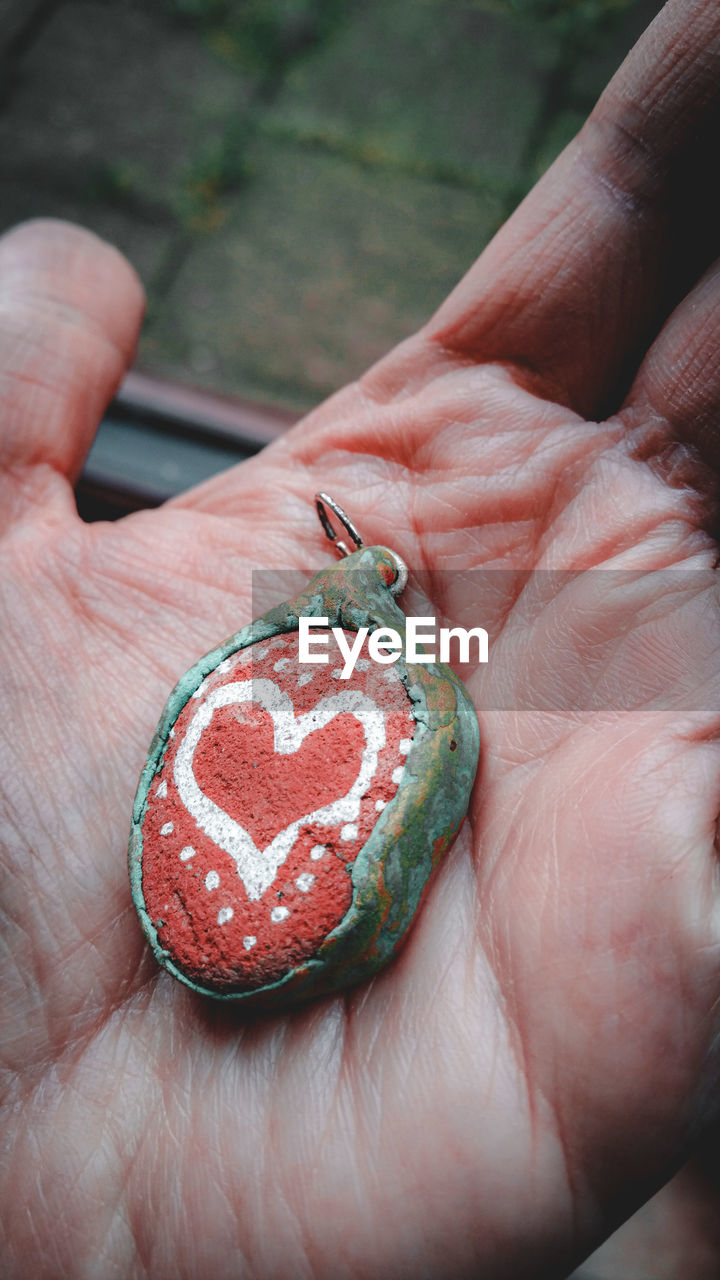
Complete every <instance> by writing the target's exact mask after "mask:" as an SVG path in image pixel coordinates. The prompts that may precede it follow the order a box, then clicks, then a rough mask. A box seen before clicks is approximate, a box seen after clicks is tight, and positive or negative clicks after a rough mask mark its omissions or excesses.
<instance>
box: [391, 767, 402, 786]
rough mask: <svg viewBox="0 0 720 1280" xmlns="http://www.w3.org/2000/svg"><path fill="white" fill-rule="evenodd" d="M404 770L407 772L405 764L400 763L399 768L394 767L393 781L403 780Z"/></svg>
mask: <svg viewBox="0 0 720 1280" xmlns="http://www.w3.org/2000/svg"><path fill="white" fill-rule="evenodd" d="M404 772H405V765H404V764H399V765H398V767H397V769H393V771H392V780H393V782H398V783H399V782H402V776H403V774H404Z"/></svg>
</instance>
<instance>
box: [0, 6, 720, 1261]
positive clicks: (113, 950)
mask: <svg viewBox="0 0 720 1280" xmlns="http://www.w3.org/2000/svg"><path fill="white" fill-rule="evenodd" d="M718 61H720V14H718V12H717V8H716V6H715V5H714V3H712V0H691V2H690V3H688V2H687V0H674V3H671V4H670V5H669V6H668V7H667V8H666V10H665V11H664V12H663V14H662V15H661V16H660V18H659V19H658V21H657V22H656V24H654V26H653V28H651V29H650V32H649V33H648V34H647V35H646V37H645V39H644V41H643V42H642V43H641V45H639V46H638V48H637V49H636V50H635V51H634V53H633V55H631V58H630V59H629V60H628V62H627V63H626V65H625V67H624V68H623V69H622V70H621V72H620V73H619V75H618V77H616V79H615V81H614V82H613V84H612V86H611V88H610V89H609V90H608V92H607V93H606V95H605V96H604V98H603V99H602V100H601V103H600V105H599V107H598V108H597V109H596V111H595V113H594V115H593V117H591V120H590V122H589V123H588V125H587V126H586V128H585V130H584V131H583V133H582V134H581V135H580V137H579V138H578V139H577V140H576V142H575V143H574V144H573V145H572V146H571V147H570V148H569V149H568V151H567V152H565V153H564V155H563V156H562V157H561V158H560V160H559V161H558V162H557V163H556V165H555V166H554V167H553V169H552V170H551V171H550V173H549V174H548V175H546V177H545V178H544V179H543V181H542V182H541V183H540V185H539V186H538V188H537V189H536V190H535V192H534V193H533V194H532V196H531V197H530V198H529V199H528V200H527V201H526V202H525V204H524V205H523V206H522V207H521V209H520V210H519V211H518V213H517V214H516V215H515V216H514V218H513V219H512V220H511V221H510V223H508V224H507V226H506V227H505V228H504V230H503V231H502V233H501V234H500V235H499V236H498V237H497V238H496V240H495V241H494V242H493V244H492V245H491V246H490V248H489V249H488V250H487V251H486V252H485V254H484V255H483V257H482V258H481V259H480V261H479V262H478V264H477V265H476V266H475V268H474V269H473V270H472V271H471V272H470V274H469V275H468V277H467V278H466V279H465V281H463V283H462V284H461V285H460V286H459V288H458V289H457V290H456V292H455V294H454V295H453V296H452V297H451V298H450V299H449V300H448V302H447V303H446V304H445V306H444V307H443V308H442V309H441V311H440V312H439V313H438V314H437V315H436V316H435V317H434V318H433V320H432V321H431V322H430V323H429V324H428V326H427V327H426V328H425V329H424V330H423V331H422V332H421V333H420V334H418V335H416V336H415V337H414V338H412V339H410V340H409V341H408V342H407V343H405V344H403V346H402V347H400V348H399V349H398V350H397V351H395V352H394V353H392V354H391V355H390V356H388V357H387V358H386V359H385V360H384V361H383V362H382V363H381V364H380V365H379V366H377V367H376V368H374V369H373V370H371V372H370V373H369V374H368V375H367V376H366V377H365V378H364V379H362V381H361V382H359V383H358V384H356V385H354V386H352V387H350V388H348V389H347V390H345V391H344V392H342V393H341V394H339V395H338V396H336V397H334V398H333V400H331V401H330V402H329V403H328V404H326V405H325V406H323V407H322V408H321V409H320V410H318V411H317V412H316V413H314V414H312V415H311V416H310V418H308V419H307V420H306V421H305V422H304V423H302V424H301V425H300V426H299V427H298V428H296V429H295V430H294V431H292V432H290V433H289V435H288V436H287V437H286V438H284V439H283V440H282V441H280V442H279V443H278V444H277V445H275V446H274V447H272V448H270V449H268V450H266V451H265V452H264V453H263V454H262V455H261V456H259V457H258V458H256V459H253V460H252V461H250V462H247V463H244V464H242V465H241V466H239V467H237V468H234V469H233V470H232V471H229V472H227V473H226V474H224V475H223V476H221V477H219V478H217V479H215V480H213V481H211V482H209V483H207V484H206V485H204V486H202V487H201V488H199V489H197V490H194V491H193V492H191V493H189V494H186V495H183V496H182V497H181V498H180V499H178V500H177V501H174V502H172V503H169V504H168V505H167V506H165V507H164V508H162V509H161V510H158V511H153V512H143V513H138V514H136V515H133V516H130V517H127V518H126V519H124V520H121V521H119V522H118V523H117V524H115V525H105V526H104V525H96V526H86V525H83V524H82V523H81V522H80V521H79V519H78V517H77V514H76V512H75V508H74V503H73V499H72V490H71V483H70V481H71V479H72V477H73V476H74V475H75V474H76V473H77V470H78V468H79V467H80V466H81V464H82V459H83V457H84V454H85V452H86V450H87V448H88V445H89V441H90V439H91V437H92V434H93V431H94V429H95V427H96V425H97V421H98V419H99V417H100V415H101V413H102V409H103V406H104V404H105V403H106V401H107V399H108V397H109V395H110V394H111V393H112V390H113V388H114V386H115V385H116V383H117V380H118V378H119V377H120V375H121V373H122V371H123V369H124V367H125V364H126V361H127V360H128V359H129V358H130V354H131V352H132V348H133V345H134V341H135V337H136V331H137V325H138V323H139V315H140V310H141V301H140V294H139V289H138V286H137V284H136V282H135V279H134V277H133V276H132V274H131V273H130V271H129V270H128V268H127V266H126V264H125V263H124V262H123V261H122V260H121V259H120V258H119V257H118V255H117V254H115V253H114V251H112V250H110V249H108V248H107V247H106V246H104V245H102V244H100V243H99V242H98V241H96V240H94V238H92V237H90V236H89V235H88V234H86V233H84V232H81V231H78V230H76V229H73V228H69V227H66V226H63V225H60V224H31V225H29V226H27V227H24V228H21V229H20V230H19V231H16V232H15V233H13V234H11V235H10V236H8V237H6V238H5V239H4V240H3V241H2V243H1V244H0V397H1V399H2V409H3V427H2V437H1V438H0V461H1V462H2V464H3V475H2V480H1V481H0V491H1V493H2V507H1V511H2V525H3V534H4V536H3V544H2V582H1V583H0V589H1V591H2V600H3V605H4V614H5V620H4V624H3V662H2V679H3V684H4V692H3V703H2V705H3V722H2V729H1V731H0V733H1V738H0V761H1V764H2V768H1V770H0V820H1V822H2V841H3V847H2V950H1V952H0V955H1V965H2V992H3V997H2V1017H3V1024H4V1029H3V1040H2V1050H1V1052H2V1079H3V1094H4V1120H3V1136H2V1138H1V1139H0V1141H1V1142H2V1150H3V1158H2V1162H1V1165H0V1168H1V1175H0V1176H1V1177H2V1203H3V1206H4V1224H3V1226H4V1233H5V1241H4V1267H5V1269H4V1274H5V1275H7V1276H8V1277H9V1276H14V1275H23V1276H32V1277H60V1276H62V1277H73V1278H74V1277H103V1278H104V1277H106V1276H118V1277H120V1276H138V1277H140V1276H145V1275H148V1276H152V1277H153V1280H160V1278H163V1277H172V1278H173V1280H182V1278H185V1277H187V1278H188V1280H196V1278H198V1280H200V1278H203V1277H206V1276H210V1275H214V1276H217V1277H220V1278H223V1280H224V1278H226V1277H227V1278H228V1280H230V1278H232V1280H236V1278H239V1277H245V1276H248V1277H262V1278H265V1277H283V1278H284V1277H288V1276H292V1277H305V1276H307V1277H316V1276H317V1277H332V1278H333V1280H335V1278H336V1277H348V1278H350V1277H352V1278H353V1280H354V1278H355V1277H357V1278H360V1277H368V1278H373V1280H376V1278H379V1277H382V1278H383V1280H384V1278H385V1277H405V1276H407V1277H410V1276H412V1277H413V1278H414V1280H416V1278H418V1277H423V1276H425V1277H444V1276H448V1277H461V1276H468V1277H470V1276H475V1277H479V1276H493V1277H495V1276H498V1277H499V1276H511V1277H513V1280H517V1278H518V1277H521V1276H536V1275H537V1276H539V1275H542V1276H544V1275H550V1274H558V1275H562V1274H564V1273H566V1272H567V1270H569V1269H570V1268H571V1266H572V1265H573V1263H574V1262H575V1261H577V1260H578V1259H579V1258H581V1257H582V1256H584V1255H585V1254H586V1253H588V1252H589V1251H590V1249H592V1248H593V1247H594V1245H595V1244H596V1243H597V1242H598V1241H599V1240H600V1239H602V1238H603V1236H604V1235H606V1234H607V1233H608V1232H609V1231H610V1230H612V1228H613V1227H614V1225H615V1224H616V1223H617V1222H618V1221H619V1220H620V1219H621V1218H622V1217H623V1216H624V1215H625V1214H627V1213H628V1212H630V1211H631V1210H632V1208H633V1207H634V1206H635V1205H636V1204H638V1203H640V1202H641V1201H642V1200H643V1199H644V1198H645V1197H646V1196H647V1195H648V1194H649V1193H650V1192H651V1191H652V1190H653V1189H654V1188H655V1187H656V1186H658V1185H659V1184H660V1183H661V1182H662V1181H663V1179H664V1178H665V1177H667V1176H668V1175H669V1173H670V1172H671V1171H672V1169H673V1168H674V1167H675V1165H676V1164H677V1162H678V1161H679V1160H680V1159H681V1158H682V1155H683V1153H684V1152H685V1151H686V1150H687V1149H688V1148H689V1146H690V1145H691V1143H692V1141H693V1139H694V1138H695V1137H696V1136H697V1134H698V1132H699V1131H700V1130H701V1128H702V1126H703V1125H704V1124H707V1122H708V1120H709V1119H710V1107H711V1102H710V1097H711V1086H712V1085H713V1082H714V1078H715V1077H714V1075H713V1071H714V1064H713V1054H712V1046H713V1037H714V1035H715V1034H716V1029H717V1023H716V1020H715V1017H714V1005H715V1002H716V1000H717V996H718V990H719V985H720V932H719V929H718V911H719V907H720V900H719V898H718V890H717V865H716V853H715V847H714V837H715V820H716V816H717V811H718V808H719V807H720V798H719V791H720V787H719V785H718V778H719V776H720V773H719V766H720V747H719V746H718V742H717V727H718V714H717V709H716V708H717V707H718V705H719V704H718V700H717V695H718V681H719V678H720V646H719V645H718V634H719V633H718V620H719V610H718V599H717V592H716V588H715V584H714V574H713V567H714V562H715V557H716V554H717V549H716V545H715V543H714V542H713V541H712V537H711V532H710V521H711V518H712V511H713V507H712V503H713V491H712V483H713V474H714V472H713V467H714V464H715V463H716V461H717V450H716V446H715V444H714V440H713V436H712V423H713V420H714V417H715V415H716V414H717V411H718V408H720V370H719V367H718V364H719V362H718V360H717V352H718V346H719V344H720V273H719V272H718V271H717V270H716V271H715V272H713V271H712V270H710V271H709V272H707V273H706V274H705V275H704V276H703V278H702V279H701V280H700V283H699V284H697V285H695V286H694V287H693V288H692V290H691V291H690V293H689V294H688V296H687V297H685V299H684V300H682V301H681V300H680V297H681V294H680V293H679V292H678V290H679V288H680V282H683V273H684V274H685V275H687V274H688V273H694V274H695V275H697V274H698V273H699V268H700V267H701V266H702V265H703V264H702V263H700V262H699V261H698V256H699V254H700V252H701V251H702V252H704V247H703V243H702V237H701V236H700V233H699V232H698V233H697V234H696V235H694V236H692V237H691V239H690V240H688V238H687V237H688V229H689V228H690V227H691V226H692V217H693V192H694V186H693V183H694V181H695V178H696V177H697V174H698V173H701V171H702V169H701V157H702V154H703V152H702V147H701V144H702V140H703V130H705V129H708V128H709V127H710V124H711V108H712V107H713V96H712V95H713V93H717V78H718V77H717V64H718ZM696 157H697V165H698V168H697V171H696V170H695V169H694V167H693V166H694V165H695V161H696ZM678 175H682V181H681V180H680V178H679V176H678ZM680 182H681V189H680V187H679V185H678V184H679V183H680ZM688 244H690V247H691V249H692V253H690V252H688ZM707 261H710V258H709V257H708V258H707V259H706V262H705V265H707ZM684 284H685V285H686V286H687V284H688V282H687V280H685V281H684ZM669 303H672V304H673V306H674V309H672V308H671V307H670V305H669ZM671 310H672V314H669V313H670V311H671ZM668 316H669V318H668ZM609 412H610V413H612V416H610V417H607V416H606V415H607V414H608V413H609ZM598 414H600V415H601V416H602V417H603V418H604V420H603V421H600V422H599V423H598V422H596V421H588V420H587V419H588V418H589V417H597V415H598ZM714 451H715V452H714ZM69 478H70V479H69ZM319 488H322V489H326V490H329V491H330V492H331V493H332V494H333V495H334V496H336V497H337V498H338V499H339V500H340V501H341V502H342V503H343V504H344V505H345V506H346V507H347V508H348V509H349V511H350V513H351V515H352V517H353V518H354V519H355V520H356V521H357V523H358V525H359V527H360V529H361V531H362V533H363V535H364V538H365V540H366V541H367V542H385V543H387V544H389V545H390V546H392V547H393V548H395V549H396V550H397V551H398V552H399V553H400V554H401V555H402V556H403V557H404V558H405V559H406V561H407V562H408V563H409V565H410V566H411V568H415V569H418V570H419V569H423V570H426V571H427V577H426V578H425V579H424V583H425V586H426V588H427V590H428V593H429V595H430V598H431V603H432V606H433V608H434V609H435V610H436V612H437V614H438V616H439V617H440V618H442V619H443V620H445V619H449V620H450V621H452V622H454V623H462V624H463V625H478V624H482V625H485V626H486V627H487V628H488V631H489V633H490V638H491V648H490V662H489V664H488V667H487V669H485V670H483V671H482V672H475V673H474V674H473V675H471V677H470V679H469V681H468V683H469V687H470V689H471V691H472V692H473V695H474V696H475V697H476V700H477V705H478V710H479V714H480V720H481V730H482V735H483V758H482V763H481V770H480V774H479V777H478V783H477V785H476V789H475V794H474V798H473V806H472V809H471V813H470V818H469V821H468V822H467V823H466V825H465V827H464V829H463V832H462V833H461V836H460V838H459V840H458V842H457V844H456V846H455V848H454V850H453V852H452V853H451V854H450V856H449V857H448V859H447V860H446V862H445V864H444V865H443V867H442V869H441V870H440V872H439V873H438V875H437V878H436V880H435V881H434V883H433V887H432V891H431V893H430V895H429V897H428V900H427V903H426V906H425V908H424V910H423V913H422V916H421V918H420V920H419V922H418V924H417V926H416V927H415V929H414V931H413V933H412V935H411V937H410V940H409V942H408V944H407V946H406V947H405V949H404V951H403V952H402V954H401V956H400V957H399V958H398V960H397V961H396V963H395V964H394V965H393V966H392V967H391V968H390V969H389V970H387V971H386V972H385V973H384V974H383V975H382V976H381V977H379V978H378V979H376V980H375V981H374V982H373V983H372V984H370V985H368V986H366V987H361V988H358V989H356V990H355V991H352V992H350V993H348V994H346V995H345V996H342V997H336V998H329V999H325V1000H322V1001H318V1002H316V1003H315V1004H313V1005H309V1006H307V1007H306V1008H305V1009H303V1010H301V1011H298V1012H297V1013H295V1014H293V1015H292V1016H288V1017H282V1018H280V1017H278V1016H273V1017H272V1018H261V1019H255V1020H250V1019H248V1018H247V1016H246V1015H244V1014H243V1013H242V1012H241V1011H238V1010H236V1009H233V1008H232V1007H226V1006H222V1007H221V1006H218V1005H215V1004H213V1003H212V1002H209V1001H204V1000H202V999H201V998H199V997H197V996H195V995H194V994H193V993H191V992H189V991H187V990H185V989H184V988H182V987H181V986H180V985H179V984H177V983H175V982H174V981H173V980H172V979H171V978H170V977H169V976H168V975H167V974H165V973H162V972H160V971H159V970H158V969H157V967H156V965H155V963H154V961H153V959H152V957H151V956H150V954H149V951H148V948H147V947H146V945H145V943H144V941H143V939H142V936H141V934H140V930H139V927H138V925H137V921H136V919H135V915H134V912H133V909H132V906H131V904H130V893H129V887H128V884H127V875H126V867H125V846H126V839H127V831H128V826H129V820H130V809H131V804H132V797H133V794H134V790H135V786H136V783H137V778H138V774H139V771H140V768H141V765H142V763H143V759H144V754H145V750H146V748H147V745H148V742H149V739H150V736H151V734H152V731H153V728H154V726H155V722H156V720H157V717H158V714H159V711H160V709H161V706H162V704H163V701H164V698H165V696H166V693H167V690H168V688H169V687H170V686H171V685H172V684H173V683H174V681H175V680H176V679H177V677H178V676H179V675H180V674H181V673H182V672H183V671H184V670H185V669H186V668H187V667H188V666H189V665H190V664H191V663H192V662H193V661H194V660H195V658H196V657H197V656H198V655H199V654H201V653H203V652H204V651H205V650H207V649H209V648H210V647H212V645H213V644H215V643H216V642H217V641H219V640H220V639H221V638H222V637H223V636H225V635H226V634H228V633H230V632H231V631H234V630H237V629H239V628H240V627H241V626H242V625H244V624H245V623H246V622H248V621H249V620H250V617H251V616H252V607H251V585H250V570H251V568H253V567H255V566H261V567H278V568H302V569H313V568H317V567H318V566H319V564H321V563H322V558H323V556H324V554H325V553H324V549H323V546H322V538H321V535H320V532H319V527H318V525H317V523H316V520H315V516H314V513H313V509H312V495H313V493H314V492H315V491H316V490H317V489H319ZM590 569H602V570H606V571H608V572H603V573H599V574H591V573H586V572H582V573H567V572H565V571H568V570H570V571H580V570H582V571H585V570H590ZM473 570H482V571H483V572H482V573H481V574H473V573H472V572H470V571H473ZM490 570H492V571H495V570H497V571H498V572H490ZM529 570H547V571H548V572H547V573H535V574H533V575H532V576H529V575H528V571H529ZM611 570H612V571H614V572H610V571H611ZM680 570H682V573H681V572H680ZM650 571H653V572H650ZM416 591H417V588H416ZM417 598H418V597H416V599H417ZM406 608H408V609H409V610H410V611H413V596H412V594H410V596H409V603H407V602H406Z"/></svg>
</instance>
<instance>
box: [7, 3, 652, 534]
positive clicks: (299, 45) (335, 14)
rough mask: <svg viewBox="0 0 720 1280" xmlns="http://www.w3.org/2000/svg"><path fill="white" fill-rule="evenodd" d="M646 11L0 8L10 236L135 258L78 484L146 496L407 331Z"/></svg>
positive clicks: (103, 514)
mask: <svg viewBox="0 0 720 1280" xmlns="http://www.w3.org/2000/svg"><path fill="white" fill-rule="evenodd" d="M659 7H660V5H659V0H154V2H151V0H0V230H2V229H4V228H6V227H9V226H11V225H12V224H13V223H15V222H18V221H20V220H21V219H24V218H29V217H34V216H37V215H53V216H57V217H61V218H68V219H71V220H73V221H76V222H79V223H82V224H83V225H85V226H87V227H90V228H92V229H93V230H94V231H96V232H97V233H98V234H99V235H101V236H103V237H105V238H106V239H108V240H110V241H112V242H113V243H114V244H116V245H117V246H118V247H119V248H120V249H122V250H123V252H124V253H125V254H126V255H127V256H128V257H129V258H130V260H131V261H132V262H133V264H134V265H135V267H136V269H137V271H138V272H139V274H140V276H141V277H142V279H143V282H144V284H145V287H146V290H147V294H148V302H149V306H148V315H147V320H146V323H145V327H144V330H143V335H142V339H141V342H140V348H139V351H138V357H137V371H136V372H135V373H134V374H133V375H132V376H131V377H130V378H129V379H128V382H127V383H126V385H125V386H124V388H123V390H122V392H121V394H120V395H119V397H118V400H117V402H116V403H115V404H114V405H113V406H112V407H111V408H110V410H109V411H108V415H107V418H106V420H105V422H104V423H103V425H102V428H101V430H100V432H99V434H98V437H97V440H96V443H95V446H94V448H93V451H92V454H91V456H90V458H89V459H88V463H87V466H86V468H85V472H84V475H83V478H82V481H81V484H80V486H79V489H78V503H79V506H80V510H81V513H82V514H83V516H84V517H85V518H87V519H93V518H108V517H113V516H116V515H120V514H123V513H124V512H126V511H129V510H133V509H135V508H137V507H139V506H144V505H154V504H156V503H158V502H160V501H163V500H164V499H165V498H167V497H169V496H171V495H172V494H174V493H177V492H179V491H180V490H182V489H184V488H187V487H188V486H190V485H191V484H193V483H195V482H197V481H198V480H201V479H204V478H205V477H207V476H208V475H210V474H212V472H214V471H217V470H220V469H221V468H223V467H226V466H228V465H229V464H230V463H232V462H234V461H236V460H237V459H238V458H240V457H243V456H246V455H247V454H248V453H251V452H254V451H255V450H257V449H258V448H260V447H261V446H262V445H263V444H264V443H266V442H267V441H268V440H270V439H272V438H273V436H275V435H277V434H278V432H280V431H283V430H285V429H286V428H287V426H288V424H289V423H291V422H292V421H293V420H294V419H295V418H297V417H298V416H299V415H301V414H302V413H303V412H304V411H305V410H307V409H309V408H311V407H312V406H313V405H314V404H316V403H318V401H320V400H322V399H323V398H324V397H325V396H327V395H328V394H329V393H331V392H332V391H334V390H336V389H337V388H338V387H340V386H342V385H343V384H344V383H345V382H347V381H348V380H349V379H351V378H354V377H355V376H357V375H358V374H359V373H361V372H362V371H363V370H364V369H366V368H367V367H368V365H370V364H371V363H372V362H373V361H374V360H376V359H377V358H378V357H379V356H382V355H383V354H384V353H385V352H386V351H388V350H389V348H390V347H392V346H393V345H394V344H395V343H396V342H398V341H399V340H401V339H402V338H404V337H406V336H407V335H408V334H410V333H411V332H412V331H413V330H414V329H415V328H417V326H418V325H420V324H422V323H423V322H424V321H425V320H426V319H427V318H428V316H429V315H430V314H431V313H432V311H433V310H434V309H435V307H436V306H437V305H438V304H439V302H440V301H441V300H442V298H443V297H444V296H445V294H446V293H447V292H448V291H449V290H450V289H451V288H452V286H453V285H454V284H455V283H456V282H457V280H458V279H459V278H460V276H461V275H462V274H463V273H464V272H465V271H466V270H467V268H468V267H469V265H470V264H471V262H472V261H473V259H474V258H475V257H476V256H477V254H478V253H479V252H480V250H481V249H482V248H483V246H484V245H485V244H486V243H487V241H488V240H489V239H490V237H491V236H492V234H493V232H494V231H495V230H496V229H497V227H498V226H499V225H500V224H501V223H502V222H503V221H504V219H505V218H506V217H507V216H508V214H509V213H510V212H511V211H512V209H513V208H514V206H515V205H516V204H517V203H518V201H519V200H520V199H521V197H522V196H523V195H524V193H525V192H526V191H527V189H528V188H529V187H530V186H532V184H533V182H534V181H535V179H536V178H537V177H538V176H539V175H540V173H542V171H543V170H544V169H545V168H546V167H547V166H548V164H549V163H550V162H551V161H552V159H553V158H554V156H555V155H556V154H557V153H558V151H559V150H561V148H562V147H563V146H564V145H565V143H566V142H567V141H568V140H569V138H570V137H571V136H572V135H573V133H574V132H575V131H576V130H577V128H578V127H579V125H580V124H581V123H582V121H583V119H584V118H585V116H586V115H587V113H588V111H589V110H590V108H591V107H592V105H593V103H594V101H595V100H596V98H597V96H598V94H599V93H600V91H601V89H602V88H603V85H604V84H605V83H606V81H607V80H608V79H609V77H610V76H611V74H612V73H613V71H614V70H615V68H616V67H617V65H618V64H619V63H620V62H621V61H622V58H623V57H624V55H625V53H626V52H627V50H628V49H629V48H630V46H631V45H632V44H633V43H634V41H635V40H636V38H637V37H638V35H639V34H640V32H641V31H642V29H643V28H644V27H645V26H646V25H647V23H648V22H649V21H650V20H651V18H652V17H653V16H654V15H655V13H656V12H657V10H658V8H659Z"/></svg>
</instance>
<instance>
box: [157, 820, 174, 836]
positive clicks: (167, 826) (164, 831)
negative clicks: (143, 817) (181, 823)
mask: <svg viewBox="0 0 720 1280" xmlns="http://www.w3.org/2000/svg"><path fill="white" fill-rule="evenodd" d="M173 829H174V828H173V824H172V822H164V823H163V825H162V826H161V828H160V835H161V836H169V835H170V833H171V832H172V831H173Z"/></svg>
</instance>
